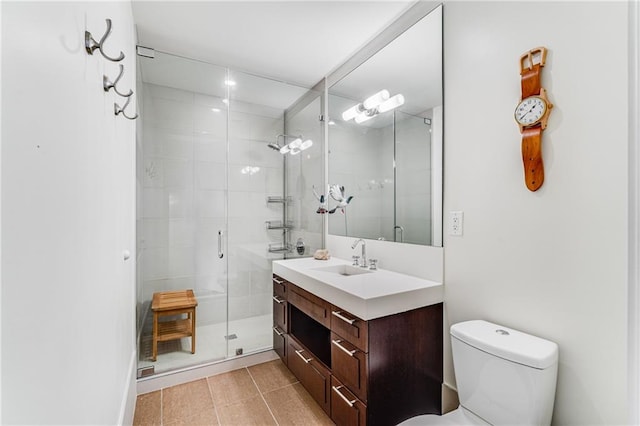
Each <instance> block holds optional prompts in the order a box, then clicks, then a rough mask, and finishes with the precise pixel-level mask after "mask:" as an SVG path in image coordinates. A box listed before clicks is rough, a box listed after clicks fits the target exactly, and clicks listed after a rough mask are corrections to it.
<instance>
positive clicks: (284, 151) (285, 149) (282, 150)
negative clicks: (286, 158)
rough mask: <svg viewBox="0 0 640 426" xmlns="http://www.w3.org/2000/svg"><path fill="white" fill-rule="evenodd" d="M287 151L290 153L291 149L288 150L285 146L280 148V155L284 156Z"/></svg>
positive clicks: (287, 146)
mask: <svg viewBox="0 0 640 426" xmlns="http://www.w3.org/2000/svg"><path fill="white" fill-rule="evenodd" d="M289 151H291V148H289V145H285V146H283V147H282V148H280V154H286V153H288V152H289Z"/></svg>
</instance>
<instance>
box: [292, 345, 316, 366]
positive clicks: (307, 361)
mask: <svg viewBox="0 0 640 426" xmlns="http://www.w3.org/2000/svg"><path fill="white" fill-rule="evenodd" d="M302 352H304V349H300V350H299V351H296V355H298V356H299V357H300V358H302V360H303V361H304V362H305V364H309V363H310V362H311V361H313V358H309V359H307V358H305V357H304V355H302Z"/></svg>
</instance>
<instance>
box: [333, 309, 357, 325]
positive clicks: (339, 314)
mask: <svg viewBox="0 0 640 426" xmlns="http://www.w3.org/2000/svg"><path fill="white" fill-rule="evenodd" d="M331 315H333V316H334V317H338V318H340V319H341V320H342V321H344V322H347V323H349V324H350V325H353V323H354V322H356V320H354V319H349V318H347V317H345V316H344V315H342V311H331Z"/></svg>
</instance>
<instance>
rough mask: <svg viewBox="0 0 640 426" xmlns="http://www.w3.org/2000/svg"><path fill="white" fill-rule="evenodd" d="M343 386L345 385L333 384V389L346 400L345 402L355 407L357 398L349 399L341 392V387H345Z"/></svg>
mask: <svg viewBox="0 0 640 426" xmlns="http://www.w3.org/2000/svg"><path fill="white" fill-rule="evenodd" d="M343 387H344V386H342V385H340V386H331V389H333V391H334V392H335V393H337V394H338V396H339V397H340V398H342V399H343V400H344V402H346V403H347V404H349V407H351V408H353V404H355V403H356V401H357V400H355V399H353V400H351V401H349V398H347V397H346V396H344V395H343V394H342V392H340V388H343Z"/></svg>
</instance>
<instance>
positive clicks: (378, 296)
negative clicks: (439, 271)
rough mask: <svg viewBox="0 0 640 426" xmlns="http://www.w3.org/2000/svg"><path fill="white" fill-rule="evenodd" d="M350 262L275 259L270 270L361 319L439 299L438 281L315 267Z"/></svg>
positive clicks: (397, 274)
mask: <svg viewBox="0 0 640 426" xmlns="http://www.w3.org/2000/svg"><path fill="white" fill-rule="evenodd" d="M334 265H351V262H347V261H346V260H342V259H337V258H331V259H329V260H316V259H314V258H302V259H287V260H276V261H274V262H273V273H274V274H277V275H279V276H281V277H282V278H284V279H286V280H288V281H290V282H292V283H294V284H295V285H297V286H298V287H301V288H303V289H305V290H307V291H308V292H310V293H313V294H315V295H316V296H318V297H321V298H323V299H324V300H326V301H328V302H329V303H331V304H333V305H335V306H337V307H340V308H341V309H344V310H346V311H348V312H350V313H351V314H353V315H356V316H358V317H360V318H362V319H364V320H371V319H375V318H380V317H384V316H387V315H393V314H397V313H400V312H406V311H409V310H412V309H416V308H420V307H423V306H429V305H433V304H436V303H440V302H442V301H443V293H444V292H443V288H442V283H438V282H434V281H429V280H425V279H421V278H416V277H412V276H409V275H404V274H401V273H398V272H392V271H387V270H384V269H378V270H376V271H372V272H371V273H365V274H360V275H349V276H343V275H340V274H338V273H335V272H327V271H322V270H318V268H324V267H327V266H334Z"/></svg>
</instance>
